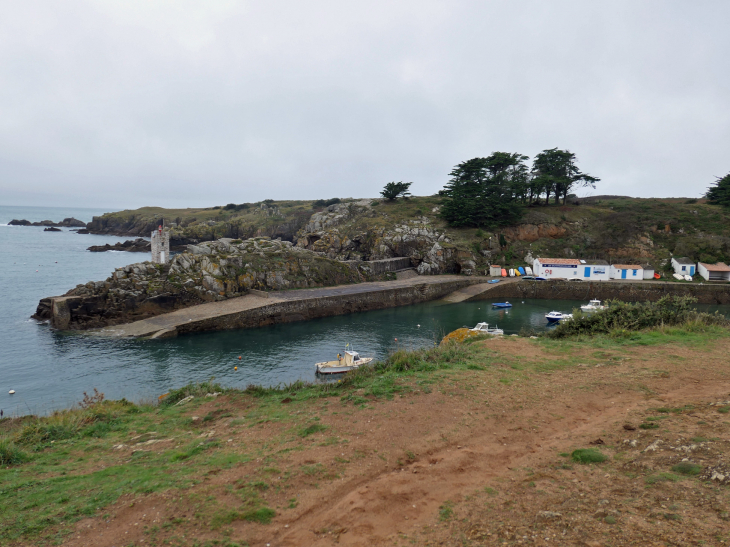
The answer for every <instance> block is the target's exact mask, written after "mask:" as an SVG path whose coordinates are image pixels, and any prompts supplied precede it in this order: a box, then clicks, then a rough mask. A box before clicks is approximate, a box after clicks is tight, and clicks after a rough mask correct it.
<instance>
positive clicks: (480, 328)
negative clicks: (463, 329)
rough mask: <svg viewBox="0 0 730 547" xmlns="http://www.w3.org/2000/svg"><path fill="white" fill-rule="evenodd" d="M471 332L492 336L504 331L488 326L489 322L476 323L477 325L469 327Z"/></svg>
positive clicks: (502, 333) (499, 334)
mask: <svg viewBox="0 0 730 547" xmlns="http://www.w3.org/2000/svg"><path fill="white" fill-rule="evenodd" d="M469 330H470V331H471V332H478V333H480V334H491V335H492V336H503V335H504V331H503V330H502V329H498V328H497V327H493V328H491V329H490V328H489V323H477V326H476V327H474V328H473V329H469Z"/></svg>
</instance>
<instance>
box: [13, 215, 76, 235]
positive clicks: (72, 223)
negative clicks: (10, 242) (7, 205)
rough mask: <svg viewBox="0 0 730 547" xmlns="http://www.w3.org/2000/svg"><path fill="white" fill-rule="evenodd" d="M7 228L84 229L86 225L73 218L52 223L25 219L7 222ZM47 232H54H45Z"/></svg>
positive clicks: (50, 221)
mask: <svg viewBox="0 0 730 547" xmlns="http://www.w3.org/2000/svg"><path fill="white" fill-rule="evenodd" d="M8 226H45V227H48V228H86V223H85V222H83V221H81V220H79V219H77V218H73V217H69V218H64V219H63V220H62V221H61V222H54V221H52V220H41V221H40V222H30V221H29V220H25V219H20V220H18V219H16V218H14V219H13V220H11V221H10V222H8ZM46 231H47V232H51V231H55V230H46Z"/></svg>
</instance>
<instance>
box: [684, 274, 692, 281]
mask: <svg viewBox="0 0 730 547" xmlns="http://www.w3.org/2000/svg"><path fill="white" fill-rule="evenodd" d="M684 280H685V281H692V276H691V275H685V276H684Z"/></svg>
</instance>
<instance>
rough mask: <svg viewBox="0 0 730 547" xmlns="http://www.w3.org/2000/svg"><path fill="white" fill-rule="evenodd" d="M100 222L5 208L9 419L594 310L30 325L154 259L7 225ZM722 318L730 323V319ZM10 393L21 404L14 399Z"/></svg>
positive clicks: (285, 374) (257, 380)
mask: <svg viewBox="0 0 730 547" xmlns="http://www.w3.org/2000/svg"><path fill="white" fill-rule="evenodd" d="M100 213H101V211H89V210H68V209H39V208H9V207H0V256H2V260H3V270H2V272H1V273H0V298H1V299H2V300H1V301H2V302H3V303H4V306H3V313H2V314H0V409H3V410H4V412H5V414H6V415H13V414H29V413H46V412H49V411H51V410H54V409H57V408H64V407H68V406H70V405H73V404H75V403H76V402H78V401H80V400H81V399H82V398H83V392H84V391H87V392H90V391H92V390H93V388H97V389H98V390H99V391H101V392H103V393H105V395H106V397H108V398H121V397H126V398H127V399H130V400H139V399H142V398H154V399H156V398H157V397H158V396H159V395H160V394H162V393H165V392H167V391H169V390H170V389H171V388H176V387H180V386H181V385H184V384H187V383H188V382H195V381H204V380H208V379H210V378H211V377H215V379H216V381H217V382H220V383H221V384H223V385H225V386H230V387H246V386H247V385H249V384H260V385H265V386H272V385H277V384H288V383H291V382H294V381H296V380H304V381H321V380H319V379H318V378H317V377H316V375H315V373H314V364H315V363H316V362H318V361H324V360H330V359H334V358H335V356H336V354H337V353H338V352H342V350H343V349H344V348H345V345H346V344H350V347H354V348H355V349H356V350H357V351H359V352H360V353H361V355H363V356H365V357H375V358H384V357H387V355H388V354H389V353H390V352H392V351H394V350H396V349H399V348H405V349H416V348H422V347H429V346H433V345H434V344H435V343H438V342H439V341H440V340H441V338H442V337H443V336H444V335H445V334H447V333H448V332H450V331H452V330H454V329H456V328H459V327H462V326H470V327H471V326H474V325H476V324H477V323H479V322H487V323H489V324H490V325H495V326H498V327H500V328H502V329H504V331H505V333H506V334H517V333H519V332H520V331H521V330H522V329H527V330H535V331H541V330H544V329H546V328H549V327H548V326H547V321H546V320H545V314H546V313H548V312H550V311H552V310H557V311H562V312H570V311H571V310H572V309H573V308H575V307H578V306H580V305H581V304H583V303H585V302H583V301H568V300H525V301H524V302H523V301H522V300H514V301H512V304H513V307H512V308H511V309H508V310H497V309H492V306H491V301H477V302H463V303H459V304H446V303H443V302H441V301H435V302H427V303H423V304H417V305H412V306H404V307H398V308H390V309H384V310H375V311H370V312H364V313H357V314H349V315H342V316H336V317H327V318H322V319H316V320H312V321H306V322H298V323H287V324H281V325H274V326H268V327H262V328H257V329H246V330H235V331H222V332H209V333H197V334H191V335H186V336H181V337H177V338H172V339H165V340H154V341H145V340H109V339H101V338H94V337H89V336H86V335H84V334H77V333H76V334H74V333H60V332H56V331H53V330H51V329H50V328H49V327H48V326H47V325H44V324H39V323H38V322H36V321H34V320H31V319H29V317H30V315H31V314H32V313H33V312H34V311H35V307H36V305H37V303H38V300H39V299H40V298H42V297H45V296H52V295H58V294H63V293H64V292H66V291H67V290H69V289H71V288H73V287H74V286H75V285H76V284H79V283H85V282H87V281H90V280H102V279H105V278H106V277H108V276H109V275H110V274H111V272H112V271H113V269H114V268H115V267H119V266H123V265H126V264H130V263H133V262H140V261H143V260H148V259H149V254H146V253H126V252H111V253H109V252H107V253H90V252H87V251H86V247H88V246H89V245H92V244H103V243H107V242H109V243H113V242H116V241H120V240H123V239H124V238H119V237H109V236H93V235H79V234H76V233H74V232H71V231H69V230H67V229H63V231H62V232H43V228H37V227H11V226H7V222H8V221H9V220H11V219H12V218H26V219H28V220H31V221H36V220H43V219H51V220H56V221H58V220H61V219H63V218H64V217H68V216H75V217H76V218H79V219H81V220H84V221H88V220H91V215H92V214H100ZM36 270H38V271H36ZM703 308H706V309H713V310H714V309H718V308H717V307H715V308H711V307H703ZM726 308H727V307H726ZM723 311H724V312H725V313H728V309H723ZM396 339H397V340H396ZM239 356H241V359H240V360H239V359H238V357H239ZM236 366H237V367H238V370H237V371H236V370H234V367H236ZM10 389H14V390H15V391H16V394H15V395H12V396H11V395H9V394H8V390H10Z"/></svg>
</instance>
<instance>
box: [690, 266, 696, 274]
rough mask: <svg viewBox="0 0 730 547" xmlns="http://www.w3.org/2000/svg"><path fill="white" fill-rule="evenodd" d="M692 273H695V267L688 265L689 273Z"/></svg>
mask: <svg viewBox="0 0 730 547" xmlns="http://www.w3.org/2000/svg"><path fill="white" fill-rule="evenodd" d="M694 274H695V267H694V266H690V267H689V275H694Z"/></svg>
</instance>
